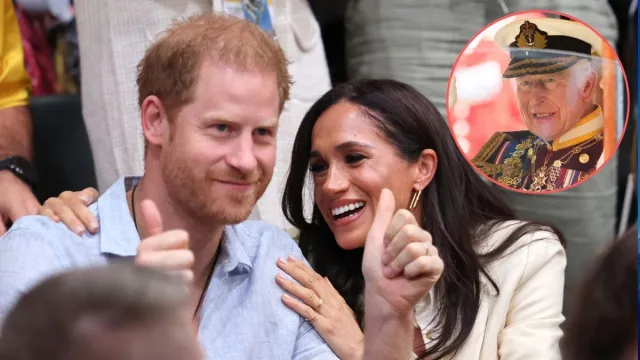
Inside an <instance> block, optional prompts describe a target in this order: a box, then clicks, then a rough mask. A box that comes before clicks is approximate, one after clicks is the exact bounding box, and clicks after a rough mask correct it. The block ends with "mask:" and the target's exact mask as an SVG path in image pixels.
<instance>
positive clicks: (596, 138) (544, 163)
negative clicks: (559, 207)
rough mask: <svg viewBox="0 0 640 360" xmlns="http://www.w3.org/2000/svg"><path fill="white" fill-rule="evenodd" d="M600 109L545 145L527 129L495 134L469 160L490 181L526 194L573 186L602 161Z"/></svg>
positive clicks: (601, 120)
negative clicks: (471, 160) (524, 191)
mask: <svg viewBox="0 0 640 360" xmlns="http://www.w3.org/2000/svg"><path fill="white" fill-rule="evenodd" d="M602 122H603V118H602V109H601V108H600V107H597V108H596V110H594V111H593V112H591V113H590V114H588V115H587V116H585V117H583V118H582V119H580V121H578V123H576V125H575V126H574V127H573V128H571V129H570V130H569V131H567V132H566V133H565V134H563V135H562V136H561V137H560V138H558V139H556V140H554V141H553V142H552V143H548V142H546V141H545V140H543V139H542V138H540V137H538V136H536V135H534V134H533V133H531V132H530V131H528V130H524V131H514V132H497V133H495V134H494V135H493V136H492V137H491V138H490V139H489V141H487V143H486V144H485V145H484V146H483V147H482V148H481V149H480V151H479V152H478V154H477V155H476V156H475V157H474V158H473V163H474V164H475V165H476V166H477V167H478V169H479V170H481V171H482V172H483V173H485V174H486V175H487V176H489V177H490V178H492V179H493V180H495V181H497V182H499V183H501V184H503V185H506V186H508V187H511V188H514V189H518V190H526V191H534V192H539V191H552V190H558V189H563V188H565V187H568V186H571V185H574V184H576V183H578V182H580V181H582V180H583V179H585V178H586V177H587V176H589V175H591V174H593V172H595V171H596V170H597V169H598V168H599V167H600V166H601V165H602V163H603V162H604V156H603V127H602Z"/></svg>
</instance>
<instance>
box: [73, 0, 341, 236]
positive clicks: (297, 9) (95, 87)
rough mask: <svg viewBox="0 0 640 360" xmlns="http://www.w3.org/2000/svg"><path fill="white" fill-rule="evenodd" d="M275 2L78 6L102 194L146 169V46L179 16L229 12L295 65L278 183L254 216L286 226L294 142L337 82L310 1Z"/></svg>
mask: <svg viewBox="0 0 640 360" xmlns="http://www.w3.org/2000/svg"><path fill="white" fill-rule="evenodd" d="M256 4H257V5H256ZM268 4H269V5H268V6H267V0H258V1H247V0H187V1H185V0H136V1H131V0H110V1H103V0H83V1H78V2H76V3H75V4H74V6H75V11H76V17H77V25H78V35H79V42H80V59H81V75H82V76H81V77H82V106H83V115H84V120H85V122H86V127H87V132H88V135H89V139H90V142H91V147H92V150H93V156H94V162H95V164H96V172H97V179H98V189H99V191H100V192H103V191H105V190H106V189H107V188H108V187H109V186H110V184H112V183H113V182H114V181H116V180H117V179H118V178H119V177H121V176H123V175H140V174H142V172H143V170H144V162H143V150H144V138H143V136H142V134H141V132H140V127H139V122H138V116H139V109H138V104H137V103H136V87H135V66H136V64H137V63H138V62H139V61H140V59H141V58H142V55H143V54H144V51H145V49H146V48H147V47H148V46H149V45H150V44H151V42H152V41H153V40H154V38H155V37H156V36H157V35H158V34H159V33H160V32H161V31H163V30H164V29H165V28H167V27H168V26H169V25H170V24H171V22H172V21H173V20H174V19H175V18H177V17H184V16H188V15H192V14H197V13H202V12H211V11H214V12H226V13H229V14H233V15H237V16H240V17H245V18H247V19H249V20H252V21H258V22H259V25H260V26H261V27H262V28H263V30H264V31H266V32H267V33H269V34H271V35H273V34H275V36H276V37H277V40H278V42H279V44H280V46H281V47H282V48H283V49H284V52H285V54H286V56H287V58H288V60H289V61H290V65H289V72H290V74H291V76H292V77H293V80H294V85H293V88H292V90H291V99H290V100H289V101H288V102H287V104H286V105H285V109H284V112H283V113H282V115H281V121H280V128H279V131H278V137H277V143H278V150H279V151H278V154H277V160H276V167H275V170H274V174H273V181H271V183H270V184H269V187H268V188H267V190H266V192H265V194H264V195H263V197H262V198H261V199H260V200H259V201H258V204H257V207H256V209H254V213H253V214H252V216H251V217H252V218H253V219H258V218H259V219H261V220H263V221H265V222H267V223H270V224H273V225H276V226H278V227H282V228H286V222H285V219H284V216H283V215H282V212H281V210H280V207H279V201H280V195H281V193H282V185H283V183H284V179H285V176H286V171H287V167H288V162H289V154H290V153H291V147H292V143H293V138H294V136H295V133H296V130H297V129H298V125H299V124H300V121H301V120H302V117H303V115H304V113H305V112H306V111H307V109H308V108H309V106H311V104H312V103H313V102H314V101H315V100H316V99H317V98H319V97H320V96H321V95H322V94H323V93H324V92H325V91H327V90H328V89H329V88H330V87H331V82H330V78H329V70H328V67H327V63H326V59H325V53H324V48H323V43H322V38H321V35H320V29H319V26H318V23H317V22H316V19H315V17H314V15H313V13H312V11H311V9H310V8H309V5H308V4H307V0H275V1H271V0H269V1H268ZM267 9H270V10H271V11H267Z"/></svg>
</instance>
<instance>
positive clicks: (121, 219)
mask: <svg viewBox="0 0 640 360" xmlns="http://www.w3.org/2000/svg"><path fill="white" fill-rule="evenodd" d="M139 180H140V178H139V177H131V178H125V177H122V178H120V179H118V181H116V182H115V183H114V184H113V185H111V187H110V188H109V189H108V190H107V191H106V192H105V193H104V194H102V196H100V198H98V205H97V206H98V210H97V214H98V221H99V222H100V252H101V253H106V254H113V255H117V256H123V257H126V256H135V255H136V253H137V251H138V245H139V244H140V236H139V235H138V230H137V229H136V225H135V224H134V223H133V218H132V217H131V213H130V212H129V204H128V203H127V190H128V188H130V187H132V186H134V185H135V184H137V183H138V181H139Z"/></svg>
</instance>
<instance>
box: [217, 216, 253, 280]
mask: <svg viewBox="0 0 640 360" xmlns="http://www.w3.org/2000/svg"><path fill="white" fill-rule="evenodd" d="M243 235H245V236H243ZM247 240H249V239H247V238H246V234H244V232H243V231H242V229H241V225H227V226H226V227H225V229H224V233H223V236H222V241H221V243H220V246H221V247H222V249H221V251H220V256H221V259H220V260H223V264H224V271H225V272H227V273H231V272H238V273H248V272H250V271H251V269H252V268H253V266H252V261H251V258H250V256H249V254H250V253H252V252H253V251H251V250H254V249H255V248H253V247H251V246H250V242H249V241H247Z"/></svg>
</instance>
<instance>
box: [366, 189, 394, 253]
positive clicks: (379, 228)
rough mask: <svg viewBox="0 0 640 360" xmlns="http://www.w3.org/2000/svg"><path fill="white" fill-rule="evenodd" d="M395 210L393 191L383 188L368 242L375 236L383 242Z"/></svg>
mask: <svg viewBox="0 0 640 360" xmlns="http://www.w3.org/2000/svg"><path fill="white" fill-rule="evenodd" d="M395 211H396V200H395V198H394V197H393V193H392V192H391V190H389V189H382V191H381V192H380V198H378V205H377V208H376V215H375V217H374V218H373V223H372V224H371V229H370V230H369V234H368V235H367V243H368V242H369V240H373V238H375V239H376V240H377V241H380V243H382V239H383V238H384V233H385V232H386V231H387V227H388V226H389V223H390V222H391V219H392V218H393V214H394V212H395Z"/></svg>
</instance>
